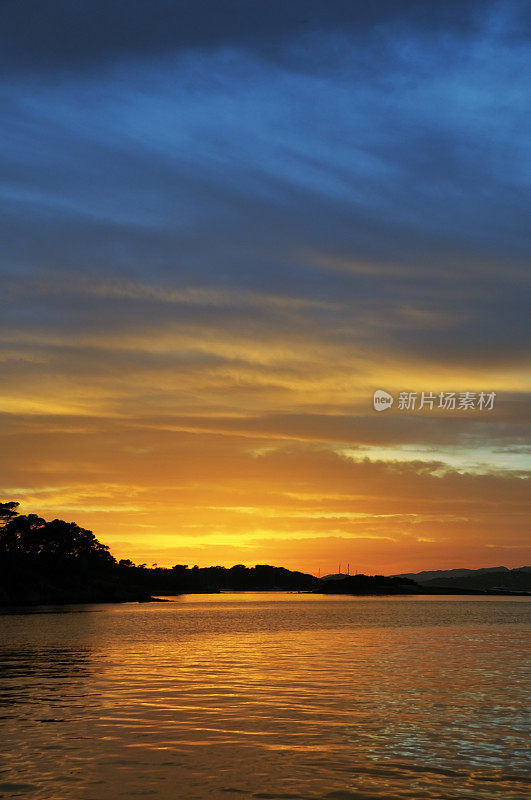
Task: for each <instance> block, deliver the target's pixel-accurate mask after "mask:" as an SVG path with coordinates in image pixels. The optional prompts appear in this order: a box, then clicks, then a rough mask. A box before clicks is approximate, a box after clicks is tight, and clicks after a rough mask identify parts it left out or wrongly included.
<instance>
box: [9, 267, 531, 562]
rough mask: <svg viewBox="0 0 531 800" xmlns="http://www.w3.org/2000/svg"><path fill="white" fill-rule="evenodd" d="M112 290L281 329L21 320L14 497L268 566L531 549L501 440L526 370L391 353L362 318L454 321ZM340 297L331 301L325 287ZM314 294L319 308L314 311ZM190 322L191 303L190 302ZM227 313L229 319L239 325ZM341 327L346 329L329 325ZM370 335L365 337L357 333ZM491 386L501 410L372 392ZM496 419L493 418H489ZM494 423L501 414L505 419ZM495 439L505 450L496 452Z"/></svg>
mask: <svg viewBox="0 0 531 800" xmlns="http://www.w3.org/2000/svg"><path fill="white" fill-rule="evenodd" d="M89 288H90V291H89V294H90V292H92V293H93V294H95V295H96V296H100V294H102V295H104V296H110V297H111V298H113V299H114V300H115V301H116V300H120V299H124V302H133V301H134V302H136V301H138V302H155V303H160V304H166V305H168V304H173V303H174V304H177V305H179V304H182V303H184V304H185V305H190V304H192V305H201V304H203V303H206V304H210V306H214V307H215V308H216V309H218V308H221V309H222V311H224V310H225V308H226V307H228V308H231V307H232V305H234V304H238V303H239V304H244V305H245V304H246V305H250V306H251V307H252V308H257V307H261V304H262V300H263V305H264V307H267V308H272V309H273V310H274V312H275V313H276V314H279V315H280V316H279V324H278V326H275V325H272V324H271V323H270V322H269V321H268V322H267V324H266V323H265V322H263V323H262V322H260V321H257V322H256V323H255V322H254V321H253V320H251V321H250V322H249V326H248V328H247V329H246V330H247V333H246V335H242V331H241V328H240V327H239V325H238V323H237V321H236V323H234V325H233V324H232V322H231V320H230V318H227V319H224V320H221V321H220V320H216V321H212V320H210V322H209V321H208V319H205V320H204V322H203V323H202V324H199V323H198V322H194V324H191V323H188V324H185V323H184V322H179V323H178V324H177V322H173V323H171V324H169V323H167V322H161V323H160V324H159V323H158V322H157V321H153V320H151V322H150V323H149V325H145V326H144V327H143V325H142V322H141V321H138V319H135V324H134V326H132V327H130V328H129V329H127V330H126V328H127V326H124V325H122V326H120V327H119V328H117V330H116V331H113V330H106V331H102V332H99V331H97V330H96V331H92V332H91V331H87V332H85V333H84V334H80V335H78V336H77V337H76V338H75V339H72V338H69V337H68V336H66V335H65V334H63V333H61V332H60V331H57V332H55V333H54V332H50V331H38V332H33V333H31V332H28V331H20V332H19V333H17V332H16V331H12V332H11V333H10V334H9V335H8V336H7V337H6V340H8V341H9V342H10V353H11V355H12V356H13V358H12V360H11V361H10V362H9V363H15V364H16V368H14V369H13V370H12V375H11V379H10V384H9V389H7V388H6V389H4V396H3V398H2V410H3V412H4V420H5V423H6V425H5V428H6V435H5V437H4V443H3V452H4V460H5V463H6V464H8V465H9V483H6V484H4V486H3V487H2V490H3V494H4V495H5V499H14V500H20V501H21V503H22V507H21V510H22V512H25V513H30V512H31V513H40V514H42V515H43V516H47V517H50V516H59V517H61V516H62V517H66V518H70V519H75V520H76V521H77V522H79V524H81V525H84V526H85V527H89V528H91V529H92V530H93V531H94V533H95V535H96V536H97V537H98V538H99V539H100V540H101V541H103V542H104V543H106V544H108V545H109V546H110V548H111V551H112V552H113V554H114V555H115V556H116V557H118V558H132V559H133V560H135V561H136V562H138V563H142V562H148V563H152V562H157V563H159V564H160V565H172V564H174V563H188V564H194V563H198V564H200V565H202V566H205V565H208V564H223V565H225V566H230V565H232V564H234V563H240V562H242V563H246V564H254V563H272V564H277V565H281V566H282V565H283V566H287V567H290V568H292V569H301V570H305V571H310V572H317V570H318V569H319V568H321V569H322V570H323V571H325V572H326V571H335V568H336V567H335V565H337V562H338V561H342V562H344V563H347V562H348V561H349V562H350V563H351V564H352V565H355V567H356V568H357V569H359V570H360V571H368V572H388V573H392V572H401V571H415V570H420V569H428V568H434V567H435V568H451V567H456V566H471V567H474V566H476V567H480V566H489V565H493V564H494V565H496V564H504V565H506V566H519V565H521V564H523V563H524V562H525V561H526V560H528V554H527V550H526V545H527V540H526V536H527V532H526V527H525V526H526V519H527V518H528V517H527V513H528V512H527V502H528V501H527V492H526V482H525V481H524V480H522V476H521V470H522V464H523V453H520V452H519V451H518V449H517V448H516V449H515V447H514V445H511V447H509V448H508V449H507V450H506V449H504V439H503V436H502V438H501V439H500V440H499V441H498V440H496V439H493V440H492V442H491V441H490V439H489V437H490V430H491V428H492V426H493V425H495V424H496V423H498V424H501V425H502V432H503V425H505V424H506V423H507V422H511V423H512V424H513V425H518V424H519V422H520V421H521V420H522V419H523V417H524V413H525V412H524V409H523V405H522V402H521V400H520V398H522V397H523V392H524V391H525V390H526V389H528V388H529V387H530V380H529V375H528V373H527V372H525V371H524V370H523V369H522V368H519V367H517V366H515V365H511V364H506V365H505V364H504V365H502V366H500V365H499V364H498V365H497V367H496V370H495V371H493V370H492V368H491V367H490V366H489V365H488V364H481V365H474V368H473V369H471V368H470V366H469V365H466V364H462V363H460V361H459V354H458V353H456V354H454V356H453V357H450V356H448V357H447V358H446V361H445V362H444V363H439V364H437V363H434V362H433V361H432V360H431V359H429V358H427V357H423V356H422V355H421V354H420V353H419V354H417V355H416V356H415V357H414V356H413V355H412V354H409V355H407V356H406V355H401V357H400V358H397V357H396V355H395V354H394V353H393V352H392V348H390V347H385V346H383V344H382V343H381V342H378V341H375V342H373V343H371V344H367V341H368V339H367V337H366V336H365V335H364V329H365V328H366V327H367V326H369V327H371V329H374V326H375V325H377V324H382V325H383V326H384V327H386V328H388V329H392V328H393V326H395V327H396V328H397V329H399V328H400V326H404V325H410V324H411V325H413V326H414V327H415V329H416V330H418V331H419V335H422V330H423V329H430V328H433V327H434V326H435V327H437V326H443V327H444V325H446V324H448V319H447V317H446V316H445V315H441V314H438V313H437V312H436V311H431V310H429V309H422V308H417V307H413V306H406V307H404V308H402V309H398V311H397V313H396V314H395V316H394V318H392V319H387V318H386V317H385V316H384V317H382V316H381V315H380V317H379V318H378V319H377V318H376V317H375V316H374V315H371V314H369V312H367V314H366V316H365V317H364V316H363V315H362V317H360V318H359V319H355V320H351V321H349V322H348V325H346V327H345V329H342V328H341V327H337V326H335V325H333V326H332V328H331V330H333V331H334V332H335V335H334V336H332V335H331V334H330V335H329V336H327V335H325V334H326V331H325V332H324V333H323V330H320V329H318V328H316V327H315V326H314V325H312V324H311V319H310V318H308V319H307V318H306V316H305V315H306V313H307V311H308V309H310V310H311V311H312V313H313V312H314V311H316V309H317V311H318V313H319V314H321V313H322V314H325V315H326V314H330V313H333V312H335V306H334V308H332V307H330V305H329V304H327V303H322V304H321V303H315V302H313V301H312V302H309V301H308V302H306V301H304V299H301V300H300V302H299V300H298V299H297V298H296V297H291V298H279V299H278V302H274V301H273V298H272V297H271V296H270V295H265V296H264V297H262V298H261V297H259V296H255V295H253V296H250V295H249V293H245V292H244V293H242V292H239V293H238V292H235V293H231V292H228V291H227V292H225V291H224V292H221V293H219V292H218V293H216V292H213V293H210V292H209V291H207V290H197V291H195V290H183V291H181V290H179V291H176V292H174V294H173V295H172V294H171V293H170V295H169V296H168V297H166V296H165V294H164V291H163V290H162V289H161V288H160V287H149V286H146V285H144V284H139V285H137V284H131V283H127V284H124V285H121V286H120V285H105V286H99V287H94V286H91V287H89ZM332 305H333V304H332ZM317 306H318V308H317ZM198 319H199V317H198ZM231 326H232V327H231ZM336 328H337V330H336ZM358 337H360V342H361V343H360V344H359V345H357V344H356V340H357V338H358ZM376 388H383V389H386V390H387V391H390V392H392V393H393V394H395V396H396V394H397V393H398V392H399V391H401V390H407V391H417V392H421V391H434V392H439V391H450V390H456V391H466V390H469V391H481V390H485V391H491V390H493V391H496V392H497V394H498V400H497V405H496V408H495V410H494V411H493V412H483V413H480V412H472V413H470V414H468V415H467V414H466V413H464V412H454V413H453V414H452V413H450V412H447V413H446V414H439V413H437V412H434V413H430V412H422V413H417V414H415V415H412V416H408V415H405V414H403V413H402V414H401V413H400V412H398V411H397V410H396V408H395V409H393V410H392V411H389V412H383V413H381V414H377V413H376V412H374V411H373V410H372V393H373V391H374V389H376ZM489 426H490V427H489ZM498 435H499V430H498ZM500 448H501V452H498V450H500Z"/></svg>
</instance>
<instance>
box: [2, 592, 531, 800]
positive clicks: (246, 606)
mask: <svg viewBox="0 0 531 800" xmlns="http://www.w3.org/2000/svg"><path fill="white" fill-rule="evenodd" d="M530 608H531V605H530V603H529V600H527V599H526V598H517V599H512V598H432V599H425V598H398V599H391V598H389V599H371V598H367V599H360V598H340V597H319V596H311V595H298V594H284V593H282V594H275V595H271V594H260V593H256V594H224V595H209V596H189V597H185V598H177V599H176V600H175V601H174V602H172V603H167V604H166V603H165V604H149V605H136V604H127V605H102V606H84V607H83V606H70V607H64V608H52V607H48V608H41V609H36V610H33V611H32V612H31V613H27V612H28V610H27V609H26V611H23V612H22V613H13V612H10V613H7V614H3V615H1V616H0V631H1V634H0V659H1V661H0V716H1V723H0V724H1V726H2V734H1V736H2V738H1V741H2V747H1V751H2V760H1V761H0V797H2V798H15V797H28V798H30V800H39V799H41V798H46V800H104V799H105V800H108V798H111V799H112V798H122V797H123V798H136V797H147V798H156V799H157V800H158V799H160V800H170V799H171V800H177V798H183V799H184V800H204V799H206V798H214V800H217V798H219V799H220V800H231V798H237V799H238V800H242V799H243V798H264V799H266V798H269V799H270V800H273V799H274V798H279V800H280V798H282V799H283V800H287V799H288V798H292V799H293V800H295V799H296V798H299V799H300V800H307V799H308V800H309V799H310V798H319V799H320V800H321V799H322V800H324V799H325V798H326V800H368V799H369V798H385V800H401V799H402V798H411V800H413V799H414V800H419V799H420V798H430V800H435V798H437V799H438V800H443V799H444V800H451V798H469V799H470V800H482V799H483V798H485V800H487V798H488V800H495V799H496V798H500V799H501V798H503V800H512V799H513V798H514V799H515V800H516V798H524V797H526V798H527V796H528V789H527V786H526V780H525V778H526V750H525V748H526V727H525V717H524V707H525V689H526V683H525V678H526V672H525V659H526V653H527V645H528V641H529V639H528V638H527V637H528V634H529V609H530Z"/></svg>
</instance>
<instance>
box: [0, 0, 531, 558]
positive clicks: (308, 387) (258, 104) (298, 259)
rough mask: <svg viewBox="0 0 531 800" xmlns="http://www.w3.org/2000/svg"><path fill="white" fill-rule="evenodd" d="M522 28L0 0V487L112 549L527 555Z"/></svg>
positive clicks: (331, 14) (333, 13) (453, 13)
mask: <svg viewBox="0 0 531 800" xmlns="http://www.w3.org/2000/svg"><path fill="white" fill-rule="evenodd" d="M530 22H531V10H530V8H529V5H528V4H527V3H525V2H513V1H512V0H507V1H505V0H502V1H501V2H492V0H481V2H470V1H469V0H459V2H453V1H452V0H450V1H448V0H445V2H442V1H441V2H434V3H426V2H424V0H422V1H421V0H401V1H397V2H391V1H390V0H380V1H379V2H376V3H355V2H351V0H348V1H347V0H326V2H323V1H322V0H304V2H303V1H302V0H283V2H280V1H279V0H269V2H267V3H266V2H258V1H257V0H216V2H214V0H208V1H207V0H202V1H199V2H198V0H194V2H188V0H186V1H184V0H183V1H182V2H179V1H176V2H169V1H168V0H151V2H150V3H149V4H146V3H145V2H141V1H140V0H128V2H123V0H105V2H103V1H102V0H91V1H90V2H88V0H76V2H73V0H68V2H66V0H63V1H62V0H47V2H46V3H42V2H40V1H37V0H33V1H32V0H3V2H2V3H1V4H0V30H1V31H2V33H1V37H2V41H0V74H1V75H2V79H1V83H0V204H1V207H2V214H1V217H0V257H1V270H2V275H1V282H2V283H1V286H2V290H1V302H2V310H1V314H0V359H1V362H2V367H1V375H2V379H1V383H0V439H1V441H0V446H1V452H2V459H1V464H0V494H1V496H2V498H3V499H4V500H18V501H19V502H20V504H21V505H20V511H21V512H22V513H38V514H41V515H42V516H44V517H45V518H55V517H58V518H61V519H67V520H75V521H76V522H78V523H79V524H81V525H83V526H84V527H88V528H90V529H91V530H93V531H94V533H95V534H96V536H97V538H98V539H100V540H101V541H102V542H104V543H105V544H108V545H109V546H110V548H111V552H112V553H113V554H114V555H115V556H116V557H117V558H131V559H133V560H134V561H135V562H136V563H147V564H152V563H157V564H159V565H164V566H171V565H173V564H176V563H180V564H182V563H186V564H189V565H190V566H191V565H193V564H198V565H199V566H208V565H214V564H221V565H225V566H231V565H232V564H236V563H243V564H246V565H249V566H252V565H254V564H257V563H269V564H274V565H277V566H285V567H288V568H291V569H301V570H304V571H307V572H312V573H318V571H319V570H320V571H321V574H325V573H327V572H336V571H337V569H338V565H339V564H340V563H341V564H342V569H343V570H344V569H345V567H346V565H347V564H349V565H350V571H351V572H353V571H360V572H368V573H383V574H392V573H398V572H406V571H417V570H423V569H449V568H453V567H470V568H475V567H484V566H496V565H505V566H508V567H517V566H521V565H523V564H526V563H530V553H529V536H528V535H527V532H528V528H529V518H530V515H529V496H530V492H529V464H530V462H529V442H530V439H529V399H530V371H529V352H530V350H529V258H530V254H531V253H530V251H531V241H530V239H531V237H530V233H529V219H530V217H531V200H530V198H531V194H530V191H529V189H530V176H531V170H530V155H529V153H530V151H529V141H530V131H529V121H530V119H531V108H530V106H531V101H530V94H529V86H528V76H529V74H530V70H531V63H530V61H531V56H530V53H531V50H530V48H529V34H530ZM376 390H384V391H386V392H388V393H390V394H391V395H392V396H393V398H394V402H393V406H392V407H391V408H388V409H387V410H384V411H377V410H375V409H374V407H373V394H374V392H375V391H376ZM402 392H406V393H416V394H417V397H416V398H415V408H408V407H407V404H404V403H403V402H402V406H404V405H405V407H401V403H400V399H399V398H400V393H402ZM422 392H424V393H425V395H427V394H428V393H432V394H433V395H434V396H435V397H436V398H437V399H436V401H435V402H434V403H433V407H430V405H429V404H428V403H425V404H424V407H423V408H422V409H420V408H419V405H420V402H421V394H422ZM449 392H456V398H457V401H458V404H457V406H456V408H455V409H452V408H448V409H445V408H439V403H440V400H439V399H438V398H439V396H440V393H443V396H444V397H447V394H448V393H449ZM465 392H470V393H473V399H472V404H473V406H474V407H472V408H470V407H469V408H459V402H460V398H461V393H465ZM481 392H483V393H484V394H485V397H487V395H488V394H490V393H492V392H494V393H495V396H492V400H491V403H492V408H489V407H488V405H487V406H486V407H485V406H484V407H483V408H479V407H478V405H480V403H479V397H480V393H481Z"/></svg>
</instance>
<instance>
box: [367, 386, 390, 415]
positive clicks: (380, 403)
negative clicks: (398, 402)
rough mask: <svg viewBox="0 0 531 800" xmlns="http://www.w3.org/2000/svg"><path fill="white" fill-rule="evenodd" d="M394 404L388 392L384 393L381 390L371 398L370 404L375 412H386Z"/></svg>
mask: <svg viewBox="0 0 531 800" xmlns="http://www.w3.org/2000/svg"><path fill="white" fill-rule="evenodd" d="M393 402H394V397H393V395H392V394H389V392H384V390H383V389H377V390H376V391H375V393H374V396H373V398H372V404H373V406H374V410H375V411H386V410H387V409H388V408H391V406H392V405H393Z"/></svg>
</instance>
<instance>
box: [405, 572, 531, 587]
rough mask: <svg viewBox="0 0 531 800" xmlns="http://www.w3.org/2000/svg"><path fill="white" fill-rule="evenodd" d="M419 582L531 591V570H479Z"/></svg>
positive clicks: (427, 584)
mask: <svg viewBox="0 0 531 800" xmlns="http://www.w3.org/2000/svg"><path fill="white" fill-rule="evenodd" d="M418 582H419V583H420V584H421V585H422V586H423V587H424V588H425V589H432V588H441V589H454V590H455V589H467V590H469V589H475V590H483V591H488V590H489V589H500V590H502V589H504V590H508V591H511V592H531V570H529V568H526V569H523V570H516V569H511V570H508V569H505V570H499V571H498V572H492V571H491V570H483V571H481V570H477V571H475V572H471V573H468V574H466V575H461V576H458V577H449V578H444V577H440V578H433V579H432V580H429V581H427V580H423V581H418Z"/></svg>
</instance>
